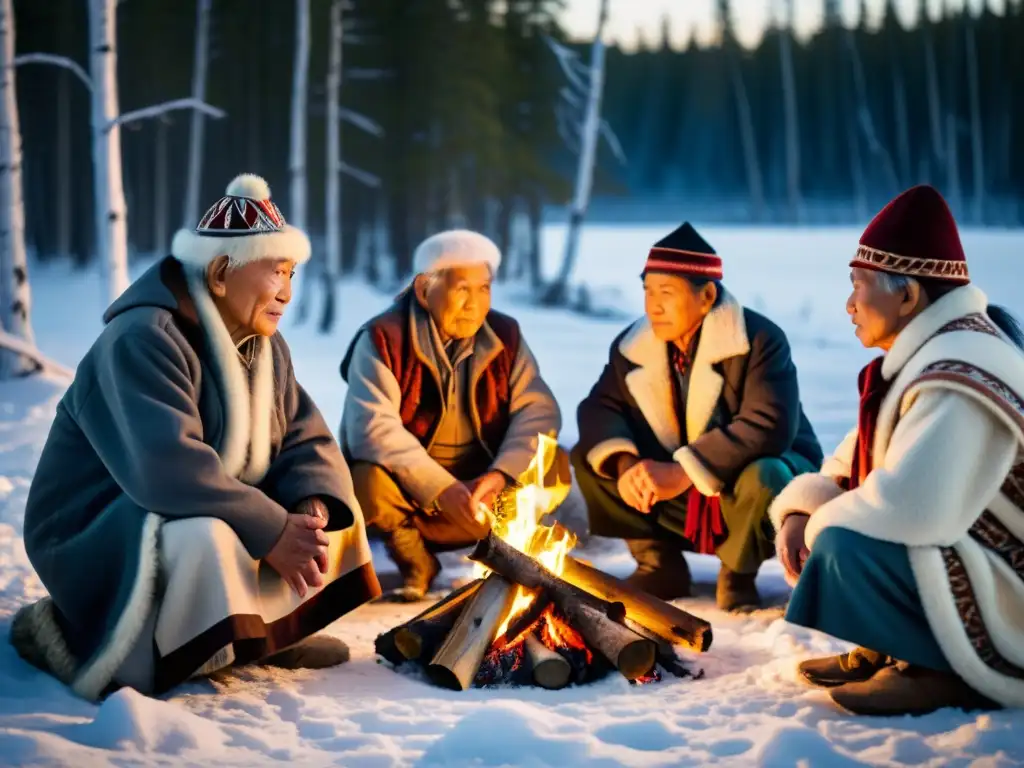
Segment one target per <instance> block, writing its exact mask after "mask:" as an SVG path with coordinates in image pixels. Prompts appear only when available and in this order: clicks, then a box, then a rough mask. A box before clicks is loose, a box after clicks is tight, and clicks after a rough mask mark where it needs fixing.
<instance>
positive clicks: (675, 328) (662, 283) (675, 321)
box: [644, 272, 717, 342]
mask: <svg viewBox="0 0 1024 768" xmlns="http://www.w3.org/2000/svg"><path fill="white" fill-rule="evenodd" d="M716 297H717V289H716V288H715V286H714V285H713V284H711V283H707V284H705V285H704V286H702V287H701V288H695V287H694V285H693V283H691V282H690V281H689V280H687V279H686V278H685V277H678V276H677V275H660V274H658V273H651V272H648V273H647V274H646V275H644V312H646V313H647V319H648V320H650V321H651V328H653V329H654V335H655V336H656V337H657V338H658V339H659V340H660V341H666V342H671V341H677V340H679V339H682V338H685V337H686V336H688V335H689V334H690V333H691V332H693V331H694V330H695V329H696V328H697V326H699V325H700V324H701V323H702V322H703V321H704V318H705V317H706V316H707V314H708V312H710V311H711V308H712V307H713V306H714V304H715V298H716Z"/></svg>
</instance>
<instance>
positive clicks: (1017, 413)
mask: <svg viewBox="0 0 1024 768" xmlns="http://www.w3.org/2000/svg"><path fill="white" fill-rule="evenodd" d="M926 381H946V382H950V383H953V384H960V385H961V386H964V387H968V388H969V389H973V390H974V391H975V392H977V393H978V394H981V395H984V396H985V397H987V398H988V399H989V400H990V401H992V402H993V403H995V404H996V405H998V406H999V407H1000V409H1001V410H1002V411H1003V413H1005V414H1006V415H1007V416H1009V417H1010V419H1011V420H1012V421H1014V422H1016V423H1017V425H1018V426H1019V427H1020V429H1021V430H1022V431H1024V400H1022V399H1021V397H1020V395H1018V394H1017V393H1016V392H1015V391H1014V390H1012V389H1010V387H1009V386H1007V384H1006V383H1005V382H1004V381H1002V380H1001V379H1000V378H998V377H997V376H993V375H992V374H991V373H989V372H988V371H985V370H983V369H981V368H978V367H977V366H975V365H971V364H970V363H964V362H960V361H958V360H939V361H938V362H936V363H932V364H931V365H929V366H928V367H927V368H925V369H924V370H923V371H921V374H920V375H919V376H918V377H917V378H916V379H914V381H913V382H912V383H911V385H910V386H911V387H913V386H916V385H917V384H919V383H921V382H926ZM908 389H909V387H908Z"/></svg>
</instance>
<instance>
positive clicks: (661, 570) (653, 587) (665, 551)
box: [626, 539, 692, 600]
mask: <svg viewBox="0 0 1024 768" xmlns="http://www.w3.org/2000/svg"><path fill="white" fill-rule="evenodd" d="M626 544H627V546H629V551H630V553H631V554H632V555H633V559H634V560H636V562H637V568H636V570H635V571H634V572H633V573H632V575H630V577H629V578H627V579H626V582H627V583H628V584H630V585H632V586H634V587H636V588H638V589H642V590H643V591H644V592H646V593H647V594H649V595H653V596H654V597H657V598H659V599H661V600H675V599H677V598H680V597H690V596H691V594H692V593H691V592H690V567H689V566H688V565H687V564H686V558H685V557H684V556H683V552H682V550H681V549H680V548H679V545H678V544H673V543H672V542H670V541H660V540H656V539H627V540H626Z"/></svg>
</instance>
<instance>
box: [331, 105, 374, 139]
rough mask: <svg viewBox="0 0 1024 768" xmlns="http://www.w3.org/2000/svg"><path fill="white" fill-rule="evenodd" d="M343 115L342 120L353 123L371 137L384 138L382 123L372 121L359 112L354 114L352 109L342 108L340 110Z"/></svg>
mask: <svg viewBox="0 0 1024 768" xmlns="http://www.w3.org/2000/svg"><path fill="white" fill-rule="evenodd" d="M339 111H340V113H341V119H342V120H345V121H346V122H349V123H352V125H354V126H355V127H356V128H359V129H361V130H363V131H365V132H366V133H368V134H370V135H371V136H378V137H379V136H383V135H384V128H383V127H381V125H380V123H378V122H376V121H375V120H372V119H371V118H369V117H367V116H366V115H363V114H360V113H359V112H353V111H352V110H351V109H345V108H342V109H341V110H339Z"/></svg>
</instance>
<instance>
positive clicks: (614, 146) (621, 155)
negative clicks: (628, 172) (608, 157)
mask: <svg viewBox="0 0 1024 768" xmlns="http://www.w3.org/2000/svg"><path fill="white" fill-rule="evenodd" d="M601 135H602V136H603V137H604V140H605V141H606V142H608V148H609V149H610V150H611V151H612V154H613V155H615V159H616V160H618V161H619V163H621V164H622V165H625V164H626V153H625V152H623V151H622V144H621V143H620V142H619V137H618V136H616V135H615V131H613V130H612V127H611V126H610V125H608V121H607V120H602V121H601Z"/></svg>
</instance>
